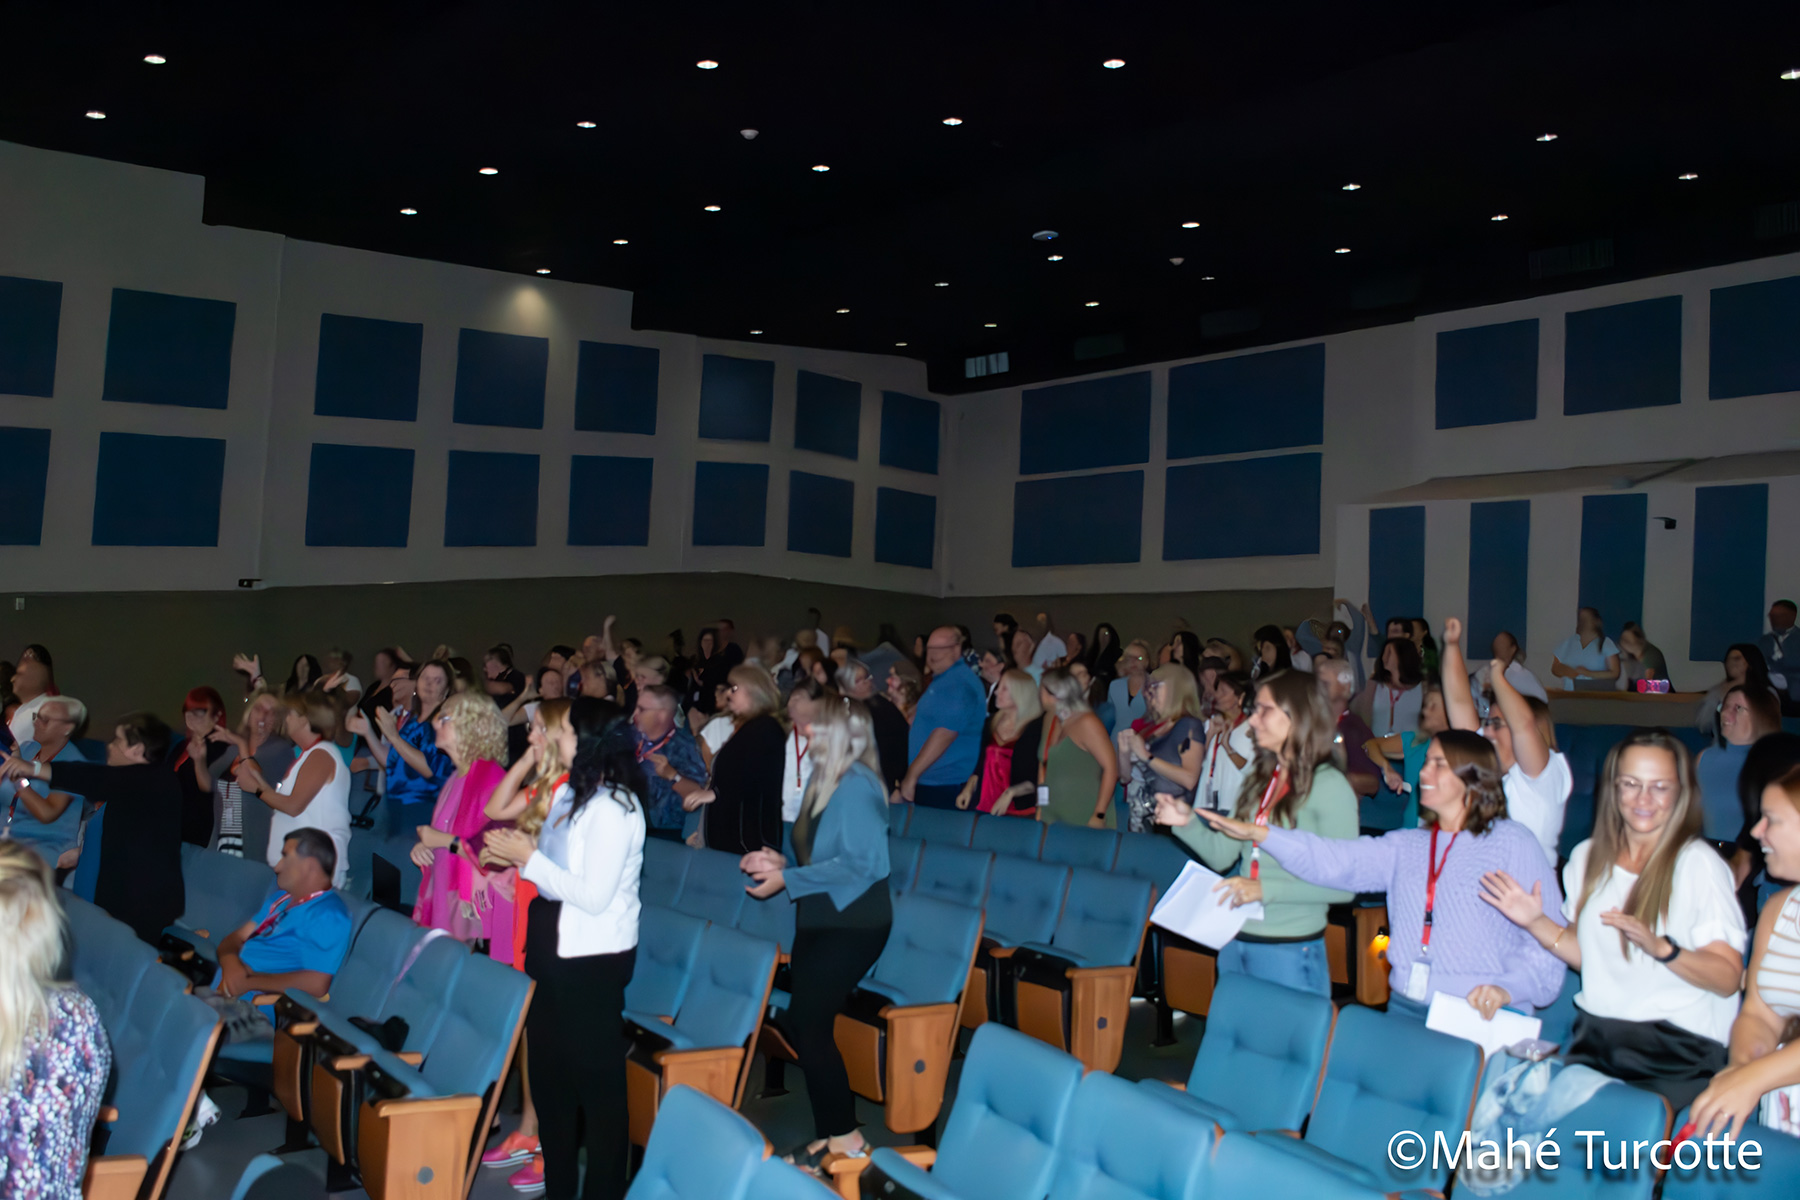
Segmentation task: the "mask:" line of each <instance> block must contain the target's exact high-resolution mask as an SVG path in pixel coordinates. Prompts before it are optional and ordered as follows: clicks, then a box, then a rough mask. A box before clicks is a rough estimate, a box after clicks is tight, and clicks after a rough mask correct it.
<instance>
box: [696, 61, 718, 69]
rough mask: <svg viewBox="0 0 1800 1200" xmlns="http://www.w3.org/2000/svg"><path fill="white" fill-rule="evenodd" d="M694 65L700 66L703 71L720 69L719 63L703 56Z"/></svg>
mask: <svg viewBox="0 0 1800 1200" xmlns="http://www.w3.org/2000/svg"><path fill="white" fill-rule="evenodd" d="M694 65H695V66H696V67H699V68H700V69H701V70H702V71H716V70H718V69H719V64H718V63H716V62H714V61H713V60H712V59H710V58H703V59H701V60H700V61H699V62H697V63H695V64H694Z"/></svg>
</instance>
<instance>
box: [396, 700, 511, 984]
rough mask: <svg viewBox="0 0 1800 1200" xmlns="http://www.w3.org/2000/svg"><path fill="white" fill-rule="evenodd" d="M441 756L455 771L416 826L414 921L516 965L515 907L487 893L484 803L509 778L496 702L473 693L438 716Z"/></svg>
mask: <svg viewBox="0 0 1800 1200" xmlns="http://www.w3.org/2000/svg"><path fill="white" fill-rule="evenodd" d="M435 724H436V727H437V728H436V738H437V745H438V749H440V750H442V751H443V752H444V753H445V754H448V755H449V756H450V761H451V762H453V763H455V764H456V772H455V774H453V775H451V776H450V779H449V781H448V782H447V783H445V784H444V790H443V792H442V793H440V794H439V796H438V802H437V807H436V808H435V809H433V810H432V814H431V823H430V824H429V825H421V826H419V828H418V830H417V832H418V835H419V840H418V842H417V844H415V845H414V846H413V850H412V861H413V865H414V866H416V867H418V868H419V869H420V870H421V871H423V872H424V878H423V880H422V881H421V882H420V884H419V899H418V901H417V903H416V904H415V906H414V907H413V921H414V922H416V923H417V924H419V925H423V926H425V927H426V928H427V929H442V930H444V931H445V932H447V933H449V934H450V935H451V936H452V937H454V938H456V939H457V940H458V941H463V942H473V941H476V940H478V939H479V940H482V941H486V942H487V943H488V947H489V953H490V954H491V955H492V956H493V957H494V958H496V959H498V960H499V961H501V962H511V961H512V926H513V909H512V902H511V901H510V900H508V899H507V898H506V897H504V896H503V895H501V894H500V893H499V892H498V891H497V890H495V889H493V888H491V887H490V886H489V883H490V880H489V879H488V876H487V872H486V871H484V870H483V869H482V867H481V848H482V845H483V844H484V841H485V837H486V834H487V832H488V830H489V829H491V828H492V827H493V825H494V822H493V821H491V820H490V819H489V818H488V815H487V811H486V810H487V802H488V800H489V799H490V798H491V797H492V796H493V794H494V789H495V788H497V787H499V786H500V780H501V779H503V778H504V777H505V776H506V765H505V764H506V725H505V723H504V722H503V721H501V719H500V710H499V709H498V708H496V707H495V706H494V701H493V699H492V698H491V697H490V696H488V695H486V694H485V693H482V692H475V691H468V692H463V693H461V694H459V695H455V696H452V697H450V699H448V700H446V701H444V706H443V707H442V708H441V709H439V710H438V715H437V720H436V722H435Z"/></svg>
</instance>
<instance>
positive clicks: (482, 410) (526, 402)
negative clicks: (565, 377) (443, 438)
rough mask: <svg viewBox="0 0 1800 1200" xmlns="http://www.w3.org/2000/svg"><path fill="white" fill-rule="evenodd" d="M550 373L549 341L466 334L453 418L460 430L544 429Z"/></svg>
mask: <svg viewBox="0 0 1800 1200" xmlns="http://www.w3.org/2000/svg"><path fill="white" fill-rule="evenodd" d="M549 374H550V339H549V338H541V337H527V336H525V335H524V334H520V333H490V332H489V331H488V330H485V329H465V330H463V331H462V332H461V333H460V334H459V335H458V336H457V339H456V404H455V414H456V415H455V418H454V419H455V421H456V423H457V424H458V425H505V426H508V427H510V428H513V429H542V428H543V427H544V383H545V380H546V379H547V378H548V377H549ZM478 544H480V543H478ZM499 544H501V545H512V544H514V543H510V542H503V543H499Z"/></svg>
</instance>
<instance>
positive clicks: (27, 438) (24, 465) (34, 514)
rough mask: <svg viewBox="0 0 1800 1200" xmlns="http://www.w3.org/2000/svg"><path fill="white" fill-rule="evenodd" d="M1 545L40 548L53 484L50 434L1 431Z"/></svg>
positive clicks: (8, 429)
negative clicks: (46, 502) (46, 499)
mask: <svg viewBox="0 0 1800 1200" xmlns="http://www.w3.org/2000/svg"><path fill="white" fill-rule="evenodd" d="M0 459H3V460H4V461H5V462H6V470H4V471H0V546H39V545H42V544H43V540H44V495H45V491H46V488H47V485H48V484H49V482H50V431H49V430H48V429H20V428H17V427H12V426H9V427H4V428H0Z"/></svg>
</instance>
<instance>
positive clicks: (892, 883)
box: [888, 806, 925, 896]
mask: <svg viewBox="0 0 1800 1200" xmlns="http://www.w3.org/2000/svg"><path fill="white" fill-rule="evenodd" d="M909 807H910V806H909ZM924 848H925V844H924V843H923V842H921V841H919V840H918V839H916V838H906V837H889V838H888V890H889V891H890V892H892V893H894V895H896V896H898V895H900V894H902V893H904V892H910V891H912V888H913V880H914V879H915V878H916V877H917V876H918V874H919V852H920V851H921V850H923V849H924Z"/></svg>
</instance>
